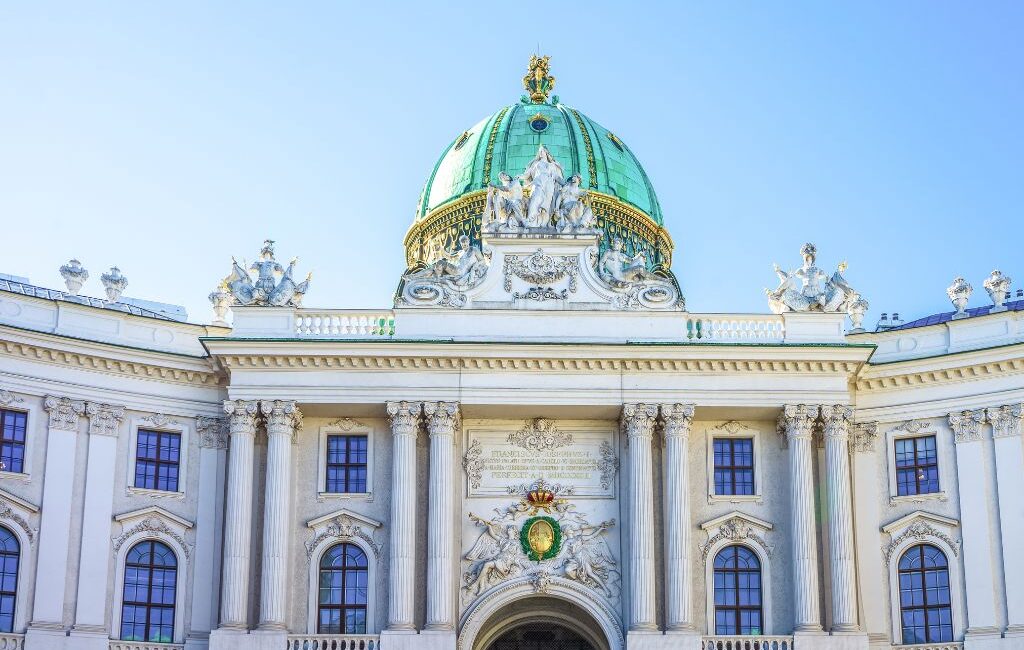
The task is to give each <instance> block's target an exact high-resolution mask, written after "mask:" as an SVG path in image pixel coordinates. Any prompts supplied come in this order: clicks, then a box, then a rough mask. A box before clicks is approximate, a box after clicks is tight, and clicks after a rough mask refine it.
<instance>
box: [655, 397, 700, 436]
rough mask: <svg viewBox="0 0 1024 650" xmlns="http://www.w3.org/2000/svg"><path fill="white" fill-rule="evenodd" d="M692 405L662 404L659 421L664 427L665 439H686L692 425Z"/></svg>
mask: <svg viewBox="0 0 1024 650" xmlns="http://www.w3.org/2000/svg"><path fill="white" fill-rule="evenodd" d="M694 408H695V407H694V405H693V404H662V405H661V407H660V411H661V421H662V422H663V423H664V425H665V437H666V438H672V437H675V436H680V437H684V438H685V437H687V436H689V435H690V425H691V424H692V423H693V412H694Z"/></svg>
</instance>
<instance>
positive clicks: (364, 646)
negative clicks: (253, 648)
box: [285, 634, 380, 650]
mask: <svg viewBox="0 0 1024 650" xmlns="http://www.w3.org/2000/svg"><path fill="white" fill-rule="evenodd" d="M379 648H380V637H379V636H377V635H376V634H289V635H288V645H287V646H286V647H285V650H378V649H379Z"/></svg>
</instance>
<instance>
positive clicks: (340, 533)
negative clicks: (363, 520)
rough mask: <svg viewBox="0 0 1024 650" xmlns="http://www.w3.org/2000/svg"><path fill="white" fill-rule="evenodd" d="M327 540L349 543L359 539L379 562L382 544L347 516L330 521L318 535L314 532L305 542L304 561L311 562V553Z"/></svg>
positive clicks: (340, 516)
mask: <svg viewBox="0 0 1024 650" xmlns="http://www.w3.org/2000/svg"><path fill="white" fill-rule="evenodd" d="M327 539H335V540H337V541H339V542H351V541H355V540H356V539H361V540H363V542H365V543H366V545H367V546H369V547H370V550H371V551H373V557H374V559H377V560H380V552H381V549H382V547H383V545H382V544H380V543H379V542H377V540H375V539H374V538H373V535H371V534H370V533H368V532H366V530H364V529H363V527H362V526H361V525H360V524H359V523H358V522H357V521H356V520H355V519H354V518H352V517H350V516H348V515H344V514H343V515H339V516H337V517H335V518H334V519H332V520H331V521H330V523H328V524H327V526H326V527H325V528H323V530H321V531H320V532H319V533H317V532H316V531H314V535H313V538H312V539H310V540H309V541H308V542H306V560H307V561H309V560H312V558H313V551H315V550H316V548H317V547H318V546H320V544H321V543H322V542H323V541H324V540H327Z"/></svg>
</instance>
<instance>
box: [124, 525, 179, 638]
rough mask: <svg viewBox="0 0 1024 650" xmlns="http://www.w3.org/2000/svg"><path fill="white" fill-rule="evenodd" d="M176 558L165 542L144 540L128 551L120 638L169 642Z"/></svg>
mask: <svg viewBox="0 0 1024 650" xmlns="http://www.w3.org/2000/svg"><path fill="white" fill-rule="evenodd" d="M177 587H178V560H177V558H176V557H175V555H174V551H172V550H171V549H170V548H169V547H168V546H167V545H166V544H162V543H160V542H155V541H151V540H146V541H144V542H139V543H138V544H136V545H135V546H133V547H132V548H131V550H130V551H128V556H127V557H126V559H125V564H124V597H123V598H122V599H121V640H123V641H150V642H154V643H171V642H173V640H174V599H175V594H176V591H177Z"/></svg>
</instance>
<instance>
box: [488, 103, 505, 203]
mask: <svg viewBox="0 0 1024 650" xmlns="http://www.w3.org/2000/svg"><path fill="white" fill-rule="evenodd" d="M505 113H508V106H506V107H505V108H503V109H501V111H500V112H499V113H498V117H496V118H495V119H494V124H493V125H492V126H491V134H490V135H489V136H488V137H487V151H486V152H485V153H484V187H487V184H488V183H490V182H491V160H492V159H493V158H494V141H495V140H497V139H498V128H499V127H500V126H501V122H502V121H503V120H504V119H505Z"/></svg>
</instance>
